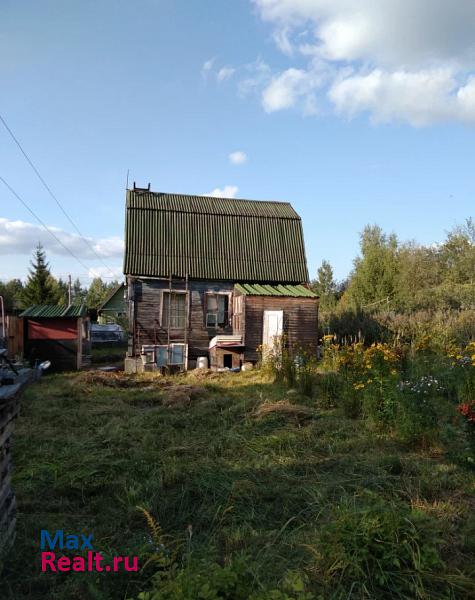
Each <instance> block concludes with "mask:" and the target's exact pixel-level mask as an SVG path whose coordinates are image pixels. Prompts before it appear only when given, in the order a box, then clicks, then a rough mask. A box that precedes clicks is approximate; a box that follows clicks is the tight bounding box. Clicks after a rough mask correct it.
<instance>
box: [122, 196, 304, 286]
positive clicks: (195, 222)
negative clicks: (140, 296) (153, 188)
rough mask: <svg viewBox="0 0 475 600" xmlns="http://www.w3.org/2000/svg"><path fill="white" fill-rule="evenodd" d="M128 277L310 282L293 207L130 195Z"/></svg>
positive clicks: (127, 229) (127, 233)
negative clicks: (186, 277)
mask: <svg viewBox="0 0 475 600" xmlns="http://www.w3.org/2000/svg"><path fill="white" fill-rule="evenodd" d="M124 273H125V274H128V275H137V276H150V277H169V276H170V275H172V276H175V277H185V276H186V275H188V277H190V278H194V279H218V280H226V281H264V282H282V283H302V282H306V281H308V270H307V261H306V258H305V247H304V241H303V231H302V223H301V220H300V217H299V216H298V215H297V213H296V212H295V211H294V209H293V208H292V206H291V205H290V204H288V203H287V202H263V201H254V200H235V199H229V198H211V197H207V196H186V195H178V194H164V193H154V192H148V191H142V190H128V191H127V208H126V220H125V257H124Z"/></svg>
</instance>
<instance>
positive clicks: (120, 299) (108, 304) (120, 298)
mask: <svg viewBox="0 0 475 600" xmlns="http://www.w3.org/2000/svg"><path fill="white" fill-rule="evenodd" d="M124 287H125V285H124V284H123V283H120V284H119V285H117V286H116V287H115V288H114V289H113V290H111V292H110V293H109V294H108V295H107V297H106V299H105V300H104V302H103V303H102V304H101V305H100V306H99V308H98V309H97V310H98V312H101V311H103V310H109V311H114V312H116V311H119V312H120V311H123V310H125V300H124ZM118 292H120V293H119V294H118ZM117 294H118V295H117ZM116 295H117V297H116Z"/></svg>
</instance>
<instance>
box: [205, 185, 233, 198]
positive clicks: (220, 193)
mask: <svg viewBox="0 0 475 600" xmlns="http://www.w3.org/2000/svg"><path fill="white" fill-rule="evenodd" d="M238 191H239V188H238V187H237V186H235V185H225V186H224V187H223V188H214V190H213V191H212V192H209V194H205V196H211V197H213V198H235V197H236V194H237V193H238Z"/></svg>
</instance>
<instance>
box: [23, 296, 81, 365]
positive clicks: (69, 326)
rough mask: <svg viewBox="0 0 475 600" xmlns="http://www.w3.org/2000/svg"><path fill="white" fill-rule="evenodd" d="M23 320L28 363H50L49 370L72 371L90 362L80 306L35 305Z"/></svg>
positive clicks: (27, 310) (26, 311)
mask: <svg viewBox="0 0 475 600" xmlns="http://www.w3.org/2000/svg"><path fill="white" fill-rule="evenodd" d="M20 317H22V318H23V331H24V347H25V356H26V358H27V359H29V360H30V362H35V361H39V362H41V361H43V360H49V361H51V370H54V371H72V370H77V369H81V368H83V367H85V366H88V365H89V363H90V354H91V342H90V326H89V317H88V316H87V310H86V307H85V306H84V305H81V306H74V305H70V306H55V305H45V304H40V305H39V304H37V305H34V306H30V307H29V308H27V309H26V310H25V311H23V312H22V313H21V315H20Z"/></svg>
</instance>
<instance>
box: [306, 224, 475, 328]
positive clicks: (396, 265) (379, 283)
mask: <svg viewBox="0 0 475 600" xmlns="http://www.w3.org/2000/svg"><path fill="white" fill-rule="evenodd" d="M312 288H313V290H314V291H315V292H317V293H318V294H319V295H320V298H321V300H320V306H321V312H322V319H323V320H322V322H323V323H324V325H325V326H326V327H327V329H328V331H331V330H339V333H342V334H349V333H350V332H353V333H355V332H356V331H363V333H365V332H367V331H368V327H369V325H370V324H372V325H374V326H375V328H376V329H378V328H379V331H378V332H377V333H375V335H381V331H380V329H381V327H382V326H383V324H384V327H386V328H389V329H392V331H393V332H394V330H401V331H402V330H404V329H405V328H406V329H407V327H408V323H409V322H410V320H411V319H412V324H411V327H412V328H414V327H416V326H417V325H418V324H419V325H420V324H421V323H422V322H426V323H430V322H432V323H434V319H435V320H438V321H439V322H440V326H441V327H442V322H443V321H444V319H445V321H446V323H447V327H448V323H449V322H453V323H454V322H455V321H457V323H458V324H459V325H460V327H459V329H461V330H463V331H464V332H465V333H464V335H465V337H468V338H470V337H472V338H473V337H474V336H475V222H474V221H473V220H472V219H467V220H466V222H465V223H464V224H463V225H458V226H456V227H454V228H453V229H452V230H451V231H449V232H448V233H447V234H446V237H445V239H444V241H442V242H441V243H438V244H432V245H422V244H417V243H416V242H401V241H400V240H399V239H398V238H397V236H396V235H395V234H394V233H390V234H388V233H385V232H384V231H383V230H382V229H381V227H379V226H378V225H367V226H366V227H365V228H364V230H363V232H362V233H361V236H360V252H359V255H358V256H357V257H356V258H355V260H354V262H353V269H352V271H351V273H350V275H349V277H348V278H347V279H346V280H344V281H336V280H335V278H334V276H333V270H332V267H331V265H330V263H329V262H328V261H325V260H324V261H323V262H322V264H321V266H320V267H319V269H318V271H317V277H316V279H315V280H314V281H313V282H312ZM428 327H429V325H428ZM446 329H447V328H446ZM447 335H449V334H447ZM454 335H455V333H454ZM457 335H458V334H457Z"/></svg>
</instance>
